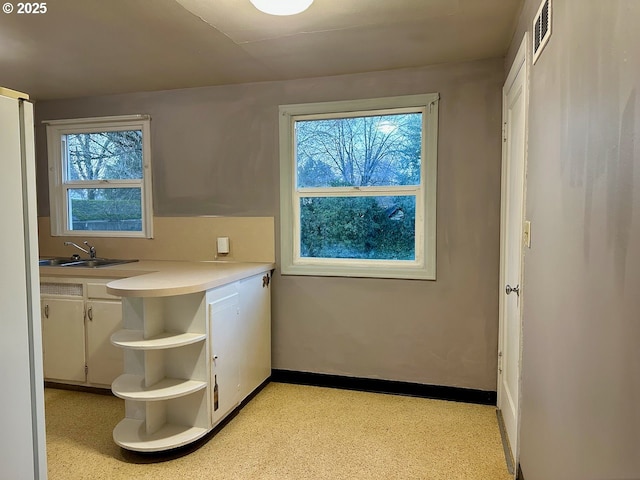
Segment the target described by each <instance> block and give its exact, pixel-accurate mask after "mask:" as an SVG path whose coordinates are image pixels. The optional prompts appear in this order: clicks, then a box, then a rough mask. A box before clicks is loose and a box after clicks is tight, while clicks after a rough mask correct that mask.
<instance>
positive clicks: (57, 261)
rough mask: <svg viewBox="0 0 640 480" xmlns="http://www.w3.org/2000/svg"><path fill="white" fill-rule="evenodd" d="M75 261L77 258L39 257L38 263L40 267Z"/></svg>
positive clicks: (61, 264)
mask: <svg viewBox="0 0 640 480" xmlns="http://www.w3.org/2000/svg"><path fill="white" fill-rule="evenodd" d="M77 261H78V259H75V258H71V257H56V258H41V259H40V261H39V264H40V266H41V267H62V266H64V265H67V264H69V263H73V262H77Z"/></svg>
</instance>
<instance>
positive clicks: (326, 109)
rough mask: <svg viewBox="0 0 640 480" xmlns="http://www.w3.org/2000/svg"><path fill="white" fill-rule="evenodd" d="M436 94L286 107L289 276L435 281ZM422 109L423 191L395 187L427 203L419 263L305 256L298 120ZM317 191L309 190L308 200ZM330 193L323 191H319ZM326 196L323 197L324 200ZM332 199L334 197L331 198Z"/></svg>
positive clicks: (421, 215)
mask: <svg viewBox="0 0 640 480" xmlns="http://www.w3.org/2000/svg"><path fill="white" fill-rule="evenodd" d="M439 98H440V96H439V95H438V94H437V93H431V94H424V95H407V96H400V97H385V98H376V99H365V100H348V101H337V102H323V103H307V104H295V105H281V106H280V110H279V113H280V115H279V124H280V125H279V129H280V269H281V272H282V274H284V275H314V276H343V277H372V278H406V279H420V280H435V279H436V186H437V153H438V145H437V141H438V101H439ZM401 108H407V109H422V112H423V143H422V155H423V167H422V169H421V172H422V173H421V174H422V181H421V188H416V187H413V186H409V187H394V188H393V193H394V194H395V193H397V192H398V191H399V190H405V191H408V192H409V191H412V190H413V191H416V190H417V191H418V194H419V195H421V199H422V202H420V201H419V199H418V198H416V200H417V203H416V225H417V226H419V225H420V223H421V224H422V228H421V229H419V231H418V229H417V230H416V243H417V244H416V261H401V260H353V259H319V258H304V259H302V258H300V256H299V253H300V252H299V248H300V247H299V241H298V238H297V237H298V234H296V232H298V231H299V229H300V225H299V223H300V216H299V200H298V199H299V197H300V194H299V193H298V192H297V191H296V190H297V189H296V179H295V172H296V164H295V161H296V160H295V138H294V122H295V121H296V120H299V119H303V118H304V116H313V118H317V116H318V115H321V114H340V116H343V117H344V116H348V114H349V112H353V113H354V116H359V115H361V114H362V112H365V111H366V112H367V114H369V113H371V112H372V111H373V112H375V111H376V110H388V109H401ZM314 190H315V189H312V188H305V189H304V196H308V195H309V194H311V195H312V194H313V191H314ZM318 190H319V191H320V190H322V191H323V192H325V190H324V189H318ZM420 190H421V191H420ZM332 191H334V192H335V195H336V196H341V195H345V194H348V192H351V193H353V192H354V189H353V188H335V189H332ZM389 191H390V189H387V188H385V187H360V189H359V195H386V194H387V192H389ZM324 195H326V193H323V196H324ZM332 195H333V194H332Z"/></svg>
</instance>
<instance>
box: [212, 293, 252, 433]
mask: <svg viewBox="0 0 640 480" xmlns="http://www.w3.org/2000/svg"><path fill="white" fill-rule="evenodd" d="M207 297H208V298H207V305H208V308H209V312H208V313H209V322H210V327H209V337H210V339H211V361H212V363H211V385H213V387H212V388H213V390H212V404H211V409H212V419H213V423H214V424H216V423H218V422H219V421H220V420H221V419H222V418H224V416H225V415H226V414H227V413H229V412H230V411H231V410H233V409H234V408H235V407H236V406H237V405H238V403H239V402H240V363H241V357H242V355H243V352H242V351H241V350H240V348H241V347H242V345H241V343H239V339H240V329H241V325H240V322H239V316H240V303H239V300H238V297H239V294H238V288H237V285H236V284H232V285H229V286H226V287H221V288H218V289H215V290H212V291H211V292H209V294H208V296H207ZM216 386H217V388H216ZM216 396H217V402H216Z"/></svg>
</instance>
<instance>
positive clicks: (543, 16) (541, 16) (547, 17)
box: [533, 0, 551, 63]
mask: <svg viewBox="0 0 640 480" xmlns="http://www.w3.org/2000/svg"><path fill="white" fill-rule="evenodd" d="M550 36H551V0H543V1H542V4H541V5H540V8H539V9H538V13H536V16H535V17H534V18H533V63H536V61H537V60H538V57H539V56H540V54H541V53H542V50H543V49H544V46H545V45H546V44H547V42H548V41H549V37H550Z"/></svg>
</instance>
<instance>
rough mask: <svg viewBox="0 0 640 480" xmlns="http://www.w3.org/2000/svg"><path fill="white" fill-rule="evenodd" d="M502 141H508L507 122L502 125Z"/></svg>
mask: <svg viewBox="0 0 640 480" xmlns="http://www.w3.org/2000/svg"><path fill="white" fill-rule="evenodd" d="M502 141H503V142H506V141H507V122H504V123H503V124H502Z"/></svg>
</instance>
